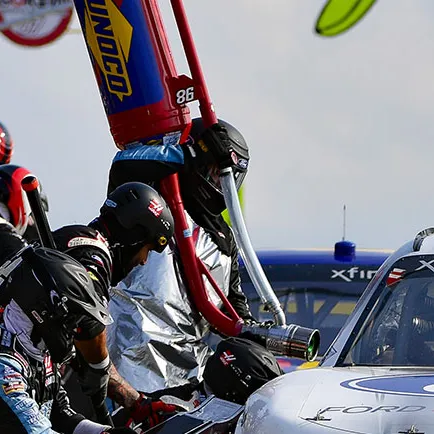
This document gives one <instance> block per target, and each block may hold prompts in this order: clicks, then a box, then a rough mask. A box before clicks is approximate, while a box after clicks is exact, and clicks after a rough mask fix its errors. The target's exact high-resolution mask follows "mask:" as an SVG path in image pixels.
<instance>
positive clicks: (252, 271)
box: [220, 167, 286, 325]
mask: <svg viewBox="0 0 434 434" xmlns="http://www.w3.org/2000/svg"><path fill="white" fill-rule="evenodd" d="M220 182H221V186H222V190H223V196H224V198H225V203H226V207H227V209H228V211H229V217H230V219H231V222H232V228H233V230H234V234H235V240H236V243H237V246H238V248H239V250H240V254H241V257H242V258H243V261H244V264H245V266H246V269H247V272H248V273H249V276H250V278H251V279H252V282H253V285H254V287H255V289H256V292H257V293H258V295H259V297H261V300H262V302H263V303H264V305H265V306H266V307H267V308H268V309H269V310H270V312H271V313H272V314H273V316H274V320H275V323H276V324H277V325H285V324H286V319H285V314H284V313H283V310H282V308H281V306H280V303H279V300H278V299H277V297H276V294H275V293H274V291H273V288H272V287H271V285H270V283H269V282H268V280H267V277H266V276H265V273H264V270H263V269H262V266H261V264H260V262H259V260H258V257H257V256H256V253H255V251H254V249H253V246H252V243H251V242H250V238H249V234H248V232H247V228H246V225H245V223H244V218H243V214H242V212H241V206H240V201H239V199H238V194H237V189H236V186H235V180H234V177H233V172H232V168H231V167H228V168H225V169H222V170H221V171H220Z"/></svg>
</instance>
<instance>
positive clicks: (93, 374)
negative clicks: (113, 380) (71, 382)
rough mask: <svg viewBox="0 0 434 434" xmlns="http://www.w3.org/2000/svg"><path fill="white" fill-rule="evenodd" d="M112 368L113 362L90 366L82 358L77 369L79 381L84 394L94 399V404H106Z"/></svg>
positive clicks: (108, 361)
mask: <svg viewBox="0 0 434 434" xmlns="http://www.w3.org/2000/svg"><path fill="white" fill-rule="evenodd" d="M101 365H102V366H103V367H101ZM110 366H111V361H110V360H109V359H107V360H105V361H103V362H102V363H100V364H99V365H89V364H88V363H86V362H85V361H84V360H83V358H82V357H80V364H79V367H78V369H77V373H78V381H79V383H80V386H81V390H82V391H83V393H84V394H85V395H87V396H90V397H92V402H94V403H95V404H100V403H102V402H104V400H105V399H106V397H107V388H108V382H109V377H110V375H109V369H110Z"/></svg>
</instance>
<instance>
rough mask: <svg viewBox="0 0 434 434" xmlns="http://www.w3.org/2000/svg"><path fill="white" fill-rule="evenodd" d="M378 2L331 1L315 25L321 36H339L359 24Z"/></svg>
mask: <svg viewBox="0 0 434 434" xmlns="http://www.w3.org/2000/svg"><path fill="white" fill-rule="evenodd" d="M375 1H376V0H329V1H328V2H327V3H326V4H325V6H324V8H323V9H322V11H321V13H320V15H319V17H318V19H317V21H316V25H315V31H316V32H317V33H318V34H319V35H321V36H337V35H340V34H341V33H343V32H346V31H347V30H349V29H350V28H351V27H353V26H354V25H355V24H357V23H358V22H359V21H360V20H361V19H362V18H363V17H364V16H365V14H366V13H367V12H368V11H369V9H370V8H371V7H372V6H373V4H374V3H375Z"/></svg>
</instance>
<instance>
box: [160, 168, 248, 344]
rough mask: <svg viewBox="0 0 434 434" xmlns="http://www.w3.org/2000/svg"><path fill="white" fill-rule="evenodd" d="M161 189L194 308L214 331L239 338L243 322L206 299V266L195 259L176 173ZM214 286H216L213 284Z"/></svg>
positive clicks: (235, 314)
mask: <svg viewBox="0 0 434 434" xmlns="http://www.w3.org/2000/svg"><path fill="white" fill-rule="evenodd" d="M160 187H161V192H162V194H163V196H164V197H165V198H166V200H167V202H168V204H169V206H170V209H171V210H172V213H173V216H174V218H175V222H176V223H175V237H176V242H177V244H178V247H179V250H180V252H181V258H182V262H183V264H184V273H185V275H186V277H187V281H188V285H189V290H190V293H191V295H192V297H193V301H194V303H195V305H196V308H197V309H198V310H199V312H201V313H202V314H203V316H204V317H205V318H206V319H207V320H208V321H209V323H210V324H211V325H213V326H214V327H215V328H216V329H217V330H219V331H221V332H222V333H224V334H225V335H227V336H238V335H239V334H240V332H241V327H242V324H243V321H242V320H241V319H240V317H239V316H238V314H237V313H236V312H235V310H234V309H233V308H232V310H231V309H230V311H231V312H230V313H232V314H233V316H234V319H231V318H229V317H228V316H227V315H225V314H224V313H223V312H221V311H220V309H218V308H217V306H215V305H214V304H213V303H212V302H211V301H210V300H209V297H208V293H207V290H206V287H205V284H204V281H203V277H202V272H203V268H202V267H205V265H203V264H202V265H201V266H199V263H200V262H201V261H200V259H198V258H197V256H196V249H195V245H194V243H193V236H192V235H193V234H192V233H191V231H190V229H189V225H188V223H187V219H186V217H185V212H184V205H183V203H182V199H181V194H180V191H179V184H178V174H176V173H175V174H173V175H170V176H168V177H167V178H164V179H163V180H162V181H161V183H160ZM200 268H201V269H200ZM209 276H210V275H209ZM214 285H215V286H217V285H216V283H215V282H214ZM214 285H213V286H214ZM215 286H214V287H215ZM217 288H218V286H217ZM217 293H219V295H220V296H221V295H222V292H221V290H220V291H217ZM223 297H224V294H223ZM225 299H226V297H224V298H222V300H225ZM223 303H224V304H225V306H227V304H229V305H230V303H229V302H228V300H227V299H226V302H225V301H223ZM231 307H232V306H231Z"/></svg>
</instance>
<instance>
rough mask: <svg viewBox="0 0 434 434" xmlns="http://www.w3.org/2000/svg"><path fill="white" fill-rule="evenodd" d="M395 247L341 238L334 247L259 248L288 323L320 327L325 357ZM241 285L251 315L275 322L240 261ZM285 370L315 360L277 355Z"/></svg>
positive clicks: (291, 369) (315, 363)
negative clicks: (362, 246)
mask: <svg viewBox="0 0 434 434" xmlns="http://www.w3.org/2000/svg"><path fill="white" fill-rule="evenodd" d="M391 253H393V251H391V250H373V249H371V250H367V249H356V245H355V244H354V243H352V242H350V241H339V242H337V243H336V244H335V248H334V249H297V250H277V251H271V250H268V251H259V252H257V255H258V259H259V261H260V263H261V266H262V268H263V270H264V272H265V274H266V276H267V278H268V280H269V282H270V284H271V286H272V288H273V290H274V292H275V294H276V296H277V298H278V299H279V302H280V304H281V306H282V309H283V311H284V312H285V316H286V322H287V324H299V325H301V326H303V327H310V328H313V329H318V330H319V331H320V334H321V344H320V348H319V355H320V356H323V355H324V353H325V351H326V350H327V348H328V347H329V346H330V344H331V343H332V341H333V340H334V338H335V337H336V335H337V333H338V332H339V330H340V329H341V327H342V326H343V325H344V323H345V321H346V320H347V318H348V316H349V315H350V313H351V312H352V311H353V309H354V307H355V305H356V303H357V300H358V299H359V298H360V296H361V295H362V293H363V291H364V289H365V288H366V285H367V284H368V282H369V281H370V280H371V278H372V277H373V276H374V275H375V273H376V271H377V270H378V268H379V267H380V265H381V264H382V263H383V262H384V261H385V260H386V259H387V257H388V256H389V255H390V254H391ZM240 274H241V285H242V288H243V291H244V293H245V294H246V295H247V297H248V301H249V305H250V309H251V311H252V313H253V316H254V317H255V318H257V319H258V320H259V321H261V322H262V321H267V320H272V319H273V315H272V314H271V312H269V311H267V310H266V309H264V305H263V303H262V302H261V299H260V297H259V295H258V293H257V292H256V290H255V288H254V286H253V283H252V281H251V279H250V276H249V274H248V272H247V270H246V268H245V267H244V264H243V262H241V264H240ZM277 359H278V361H279V364H280V366H281V368H282V369H283V371H284V372H290V371H293V370H295V369H306V368H311V367H315V366H316V365H317V362H314V363H312V362H305V361H304V360H302V359H295V358H289V357H282V356H277Z"/></svg>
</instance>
